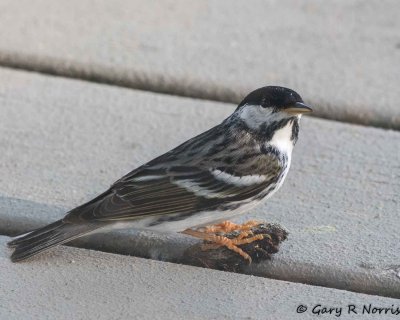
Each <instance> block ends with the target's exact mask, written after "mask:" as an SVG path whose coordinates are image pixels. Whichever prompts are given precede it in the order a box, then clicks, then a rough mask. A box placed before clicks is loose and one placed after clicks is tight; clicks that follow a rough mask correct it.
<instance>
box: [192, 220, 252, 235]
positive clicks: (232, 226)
mask: <svg viewBox="0 0 400 320" xmlns="http://www.w3.org/2000/svg"><path fill="white" fill-rule="evenodd" d="M258 224H260V222H259V221H256V220H249V221H247V222H245V223H244V224H236V223H233V222H231V221H228V220H225V221H222V222H221V223H218V224H214V225H212V226H206V227H204V228H201V229H200V230H201V231H203V232H205V233H218V232H222V233H228V232H232V231H248V230H250V229H251V228H252V227H254V226H256V225H258Z"/></svg>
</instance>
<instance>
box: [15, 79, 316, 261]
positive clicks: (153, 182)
mask: <svg viewBox="0 0 400 320" xmlns="http://www.w3.org/2000/svg"><path fill="white" fill-rule="evenodd" d="M309 112H312V108H311V107H310V106H308V105H306V104H305V103H304V101H303V99H302V98H301V97H300V95H299V94H298V93H297V92H295V91H294V90H291V89H289V88H285V87H280V86H265V87H261V88H258V89H256V90H254V91H252V92H251V93H249V94H248V95H247V96H245V98H244V99H243V100H242V101H241V102H240V103H239V105H238V106H237V108H236V109H235V110H234V112H233V113H232V114H231V115H229V116H228V117H227V118H225V119H224V120H222V122H221V123H220V124H218V125H216V126H214V127H213V128H211V129H209V130H207V131H205V132H203V133H201V134H199V135H197V136H195V137H193V138H191V139H189V140H187V141H186V142H184V143H182V144H180V145H179V146H177V147H176V148H174V149H172V150H170V151H168V152H166V153H164V154H162V155H160V156H158V157H156V158H155V159H153V160H151V161H149V162H147V163H145V164H143V165H141V166H139V167H138V168H136V169H134V170H133V171H131V172H129V173H127V174H126V175H124V176H123V177H122V178H120V179H119V180H117V181H116V182H114V183H113V184H112V185H111V186H110V188H109V189H108V190H106V191H105V192H103V193H101V194H100V195H98V196H96V197H95V198H94V199H92V200H90V201H88V202H86V203H84V204H82V205H80V206H78V207H76V208H74V209H72V210H70V211H69V212H67V213H66V215H65V216H64V217H63V218H62V219H60V220H58V221H55V222H53V223H51V224H49V225H46V226H44V227H42V228H39V229H36V230H33V231H31V232H29V233H25V234H23V235H20V236H17V237H15V238H14V239H12V240H11V241H10V242H9V243H8V246H9V247H11V248H13V249H14V251H13V253H12V255H11V260H12V261H13V262H18V261H22V260H25V259H27V258H30V257H32V256H34V255H36V254H38V253H41V252H43V251H45V250H48V249H50V248H52V247H54V246H57V245H60V244H63V243H66V242H69V241H71V240H73V239H76V238H78V237H82V236H85V235H88V234H90V233H92V232H94V231H99V230H101V231H107V229H113V228H115V227H123V228H136V229H148V230H154V231H159V232H182V233H183V234H186V235H190V236H194V237H197V238H200V239H203V240H207V241H208V242H209V243H214V244H215V247H218V246H226V247H227V248H229V249H231V250H233V251H235V252H237V253H238V254H240V255H241V256H242V257H243V258H245V259H248V260H251V259H250V257H249V255H248V254H247V253H245V252H243V251H242V250H241V249H240V248H239V247H238V245H239V244H241V243H249V242H251V241H253V240H256V238H257V237H250V238H248V237H246V236H247V235H248V233H249V229H250V227H251V226H252V225H253V224H254V223H252V222H249V223H247V224H244V225H242V226H240V225H236V224H234V223H232V222H230V221H229V219H231V218H233V217H236V216H238V215H240V214H243V213H245V212H247V211H248V210H249V209H251V208H252V207H254V206H255V205H257V204H259V203H260V202H262V201H265V199H268V198H270V197H271V196H272V195H273V194H274V193H275V192H276V191H277V190H278V189H279V188H280V187H281V186H282V183H283V181H284V180H285V178H286V176H287V174H288V171H289V167H290V164H291V159H292V151H293V147H294V146H295V144H296V142H297V139H298V134H299V122H300V119H301V117H302V115H303V114H305V113H309ZM212 224H214V226H211V227H210V225H212ZM235 229H238V230H242V231H243V232H245V236H239V237H238V238H237V239H228V238H225V237H223V236H221V234H220V232H221V231H225V232H226V231H230V230H235ZM249 239H250V240H249Z"/></svg>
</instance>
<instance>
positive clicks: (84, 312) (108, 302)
mask: <svg viewBox="0 0 400 320" xmlns="http://www.w3.org/2000/svg"><path fill="white" fill-rule="evenodd" d="M8 240H9V239H8V238H6V237H0V269H1V273H0V282H1V289H0V301H1V307H0V318H2V319H26V318H27V317H29V318H32V319H33V318H34V319H188V318H190V319H277V318H279V319H294V318H296V319H297V318H298V316H299V314H297V313H296V310H297V308H298V306H299V305H305V306H308V307H309V310H308V311H306V312H305V313H303V314H301V315H300V316H301V319H314V318H315V314H313V313H312V308H313V307H314V306H317V305H318V304H320V305H321V307H317V308H316V309H315V310H318V309H322V306H326V307H342V308H343V311H342V315H341V319H342V318H343V319H353V318H354V316H352V315H348V314H347V310H348V304H353V305H355V306H356V307H357V309H356V310H357V311H359V312H361V311H362V308H363V306H364V305H366V306H369V304H372V306H373V307H387V308H392V306H394V308H396V307H398V306H399V303H398V300H395V299H389V298H382V297H376V296H368V295H364V294H355V293H350V292H346V291H340V290H334V289H326V288H319V287H312V286H308V285H302V284H293V283H288V282H284V281H276V280H270V279H264V278H259V277H250V276H245V275H238V274H232V273H227V272H218V271H213V270H206V269H201V268H194V267H189V266H183V265H176V264H170V263H165V262H158V261H153V260H145V259H140V258H134V257H125V256H119V255H112V254H106V253H101V252H94V251H90V250H82V249H75V248H67V247H60V248H59V250H57V251H53V252H52V253H50V254H49V256H48V259H32V260H31V261H30V262H29V263H19V264H13V263H11V262H10V261H9V259H8V255H9V252H8V251H9V250H8V249H6V245H5V244H6V242H7V241H8ZM392 317H396V316H393V315H385V319H389V318H392Z"/></svg>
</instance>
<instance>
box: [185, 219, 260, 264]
mask: <svg viewBox="0 0 400 320" xmlns="http://www.w3.org/2000/svg"><path fill="white" fill-rule="evenodd" d="M258 224H259V222H258V221H254V220H250V221H248V222H246V223H244V224H242V225H240V224H235V223H233V222H230V221H224V222H221V223H219V224H216V225H213V226H207V227H204V228H201V229H199V230H192V229H186V230H184V231H183V232H182V233H184V234H187V235H190V236H192V237H196V238H200V239H203V240H205V241H208V242H210V243H206V244H203V246H202V250H213V249H218V248H219V247H221V246H225V247H227V248H228V249H229V250H232V251H234V252H236V253H238V254H239V255H240V256H242V257H243V258H244V259H245V260H248V261H249V263H251V261H252V260H251V257H250V255H248V254H247V253H246V252H244V251H243V250H242V249H241V248H239V247H238V246H240V245H243V244H249V243H252V242H254V241H258V240H262V239H264V235H262V234H257V235H255V236H254V235H253V233H252V232H251V228H252V227H254V226H256V225H258ZM231 232H239V233H238V235H235V236H234V237H229V238H228V237H226V236H224V235H222V234H226V233H231Z"/></svg>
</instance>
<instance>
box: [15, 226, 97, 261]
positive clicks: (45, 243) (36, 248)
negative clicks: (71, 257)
mask: <svg viewBox="0 0 400 320" xmlns="http://www.w3.org/2000/svg"><path fill="white" fill-rule="evenodd" d="M100 227H102V225H101V224H96V223H93V224H90V223H88V224H72V223H68V222H64V221H63V220H58V221H56V222H54V223H52V224H49V225H47V226H45V227H43V228H40V229H37V230H34V231H32V232H30V233H28V234H24V235H21V236H19V237H17V238H15V239H14V240H12V241H10V242H9V243H8V244H7V245H8V246H9V247H12V248H14V252H13V254H12V255H11V261H13V262H17V261H21V260H25V259H27V258H29V257H32V256H34V255H36V254H38V253H40V252H42V251H44V250H47V249H50V248H52V247H54V246H57V245H59V244H62V243H65V242H68V241H71V240H73V239H76V238H78V237H81V236H83V235H85V234H87V233H90V232H92V231H94V230H95V229H98V228H100Z"/></svg>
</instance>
